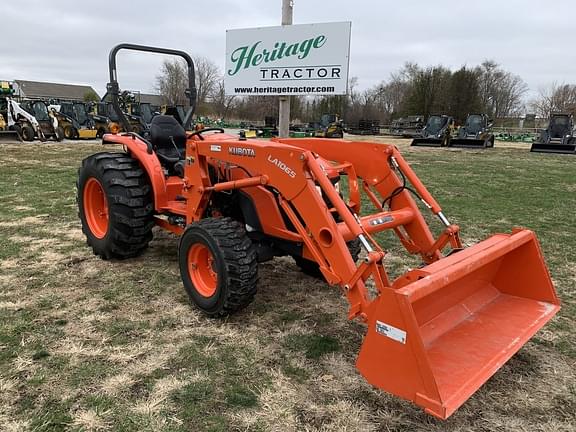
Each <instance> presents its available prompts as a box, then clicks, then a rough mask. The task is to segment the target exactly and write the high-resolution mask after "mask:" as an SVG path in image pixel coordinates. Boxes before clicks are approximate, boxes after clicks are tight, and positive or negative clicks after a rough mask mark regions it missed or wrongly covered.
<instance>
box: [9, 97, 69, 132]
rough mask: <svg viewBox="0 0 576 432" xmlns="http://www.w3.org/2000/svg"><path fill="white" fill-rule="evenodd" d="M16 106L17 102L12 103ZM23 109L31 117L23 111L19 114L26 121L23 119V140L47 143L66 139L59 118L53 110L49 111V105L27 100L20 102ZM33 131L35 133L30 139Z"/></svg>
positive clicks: (40, 101) (41, 101)
mask: <svg viewBox="0 0 576 432" xmlns="http://www.w3.org/2000/svg"><path fill="white" fill-rule="evenodd" d="M12 104H13V105H14V104H15V102H14V101H12ZM20 106H21V108H22V109H23V110H24V111H26V112H27V113H28V114H29V116H27V117H26V116H24V114H23V113H22V111H20V112H19V114H20V115H21V116H23V117H24V119H21V120H20V121H21V130H22V132H21V133H22V138H23V139H24V140H25V141H32V140H33V139H34V138H37V139H39V140H40V141H46V140H47V139H49V138H52V139H54V140H55V141H62V140H63V139H64V130H63V129H62V127H61V126H60V124H59V123H58V118H57V117H56V115H55V114H54V112H53V111H52V110H49V109H48V104H47V103H46V102H44V101H43V100H25V101H22V102H20ZM31 131H34V134H33V135H32V137H30V133H31Z"/></svg>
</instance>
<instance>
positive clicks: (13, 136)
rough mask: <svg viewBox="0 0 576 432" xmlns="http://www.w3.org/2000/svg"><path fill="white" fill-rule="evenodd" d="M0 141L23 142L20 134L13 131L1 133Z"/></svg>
mask: <svg viewBox="0 0 576 432" xmlns="http://www.w3.org/2000/svg"><path fill="white" fill-rule="evenodd" d="M0 141H11V142H14V141H18V142H22V137H21V136H20V135H18V132H16V131H13V130H8V131H0Z"/></svg>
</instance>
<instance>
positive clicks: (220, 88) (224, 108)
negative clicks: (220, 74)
mask: <svg viewBox="0 0 576 432" xmlns="http://www.w3.org/2000/svg"><path fill="white" fill-rule="evenodd" d="M235 102H236V96H234V95H231V96H229V95H226V91H225V89H224V80H223V79H220V80H219V81H218V82H217V83H216V88H215V90H214V91H213V93H212V104H213V106H214V111H215V112H216V114H217V115H218V116H219V117H220V118H223V119H225V118H227V117H228V114H229V113H230V110H232V109H233V108H234V106H235Z"/></svg>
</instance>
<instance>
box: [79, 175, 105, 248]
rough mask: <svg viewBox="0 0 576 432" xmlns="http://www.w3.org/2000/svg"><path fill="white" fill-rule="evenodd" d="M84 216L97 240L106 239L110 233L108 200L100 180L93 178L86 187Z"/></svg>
mask: <svg viewBox="0 0 576 432" xmlns="http://www.w3.org/2000/svg"><path fill="white" fill-rule="evenodd" d="M83 204H84V215H85V216H86V222H87V223H88V227H89V228H90V231H91V232H92V234H93V235H94V236H95V237H96V238H99V239H101V238H104V236H105V235H106V233H107V232H108V225H109V219H108V200H107V199H106V194H105V193H104V188H103V187H102V185H101V184H100V182H99V181H98V180H96V179H95V178H94V177H91V178H89V179H88V181H87V182H86V185H85V186H84V194H83Z"/></svg>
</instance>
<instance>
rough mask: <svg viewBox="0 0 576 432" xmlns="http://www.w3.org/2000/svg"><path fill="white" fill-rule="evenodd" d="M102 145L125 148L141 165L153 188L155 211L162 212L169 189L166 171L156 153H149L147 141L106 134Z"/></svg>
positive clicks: (133, 136) (128, 135)
mask: <svg viewBox="0 0 576 432" xmlns="http://www.w3.org/2000/svg"><path fill="white" fill-rule="evenodd" d="M102 144H119V145H122V146H124V148H125V149H126V150H127V151H128V152H129V153H130V154H131V156H132V157H133V158H134V159H136V160H137V161H138V162H139V163H140V165H141V166H142V168H143V169H144V171H146V174H147V175H148V179H149V181H150V187H151V188H152V196H153V197H154V208H155V210H156V211H160V210H161V209H162V208H163V207H166V204H167V203H166V190H167V187H166V179H165V177H164V171H163V169H162V165H161V164H160V161H159V160H158V157H157V156H156V155H155V154H154V153H149V152H148V144H147V143H146V142H145V141H143V140H142V139H141V138H139V137H137V136H136V135H133V134H123V135H116V134H105V135H104V136H103V137H102Z"/></svg>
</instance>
